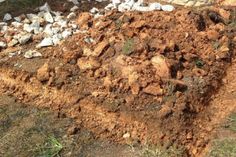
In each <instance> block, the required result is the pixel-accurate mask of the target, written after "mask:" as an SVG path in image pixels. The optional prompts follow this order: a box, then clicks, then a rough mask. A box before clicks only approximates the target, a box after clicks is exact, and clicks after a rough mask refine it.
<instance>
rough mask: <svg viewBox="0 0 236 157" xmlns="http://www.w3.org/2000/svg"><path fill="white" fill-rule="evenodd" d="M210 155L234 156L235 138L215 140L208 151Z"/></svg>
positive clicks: (217, 156) (211, 156) (220, 156)
mask: <svg viewBox="0 0 236 157" xmlns="http://www.w3.org/2000/svg"><path fill="white" fill-rule="evenodd" d="M209 156H210V157H234V156H236V139H232V138H227V139H223V140H215V141H214V142H213V145H212V148H211V150H210V153H209Z"/></svg>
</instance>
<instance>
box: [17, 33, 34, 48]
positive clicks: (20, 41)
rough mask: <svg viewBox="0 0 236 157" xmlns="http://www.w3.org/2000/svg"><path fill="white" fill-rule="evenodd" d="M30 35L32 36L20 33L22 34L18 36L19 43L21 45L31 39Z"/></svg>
mask: <svg viewBox="0 0 236 157" xmlns="http://www.w3.org/2000/svg"><path fill="white" fill-rule="evenodd" d="M31 37H32V35H31V34H25V35H22V36H21V37H20V38H19V43H20V44H21V45H23V44H26V43H27V42H28V41H29V40H30V39H31Z"/></svg>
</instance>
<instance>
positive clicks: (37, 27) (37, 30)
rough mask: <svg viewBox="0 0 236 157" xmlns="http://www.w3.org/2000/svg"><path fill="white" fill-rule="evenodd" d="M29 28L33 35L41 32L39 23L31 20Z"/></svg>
mask: <svg viewBox="0 0 236 157" xmlns="http://www.w3.org/2000/svg"><path fill="white" fill-rule="evenodd" d="M30 27H31V28H33V31H34V34H39V33H40V32H41V30H40V22H39V21H36V20H33V22H32V23H31V25H30Z"/></svg>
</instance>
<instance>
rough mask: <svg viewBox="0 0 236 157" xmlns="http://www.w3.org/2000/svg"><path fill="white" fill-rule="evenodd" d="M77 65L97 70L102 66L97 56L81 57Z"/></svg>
mask: <svg viewBox="0 0 236 157" xmlns="http://www.w3.org/2000/svg"><path fill="white" fill-rule="evenodd" d="M77 65H78V66H79V68H80V69H81V70H96V69H98V68H99V67H100V65H101V64H100V63H99V61H98V60H96V59H95V58H91V57H90V58H85V57H84V58H80V59H78V62H77Z"/></svg>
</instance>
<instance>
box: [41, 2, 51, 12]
mask: <svg viewBox="0 0 236 157" xmlns="http://www.w3.org/2000/svg"><path fill="white" fill-rule="evenodd" d="M39 11H45V12H50V11H51V8H50V6H49V5H48V3H45V4H44V5H43V6H41V7H39Z"/></svg>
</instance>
